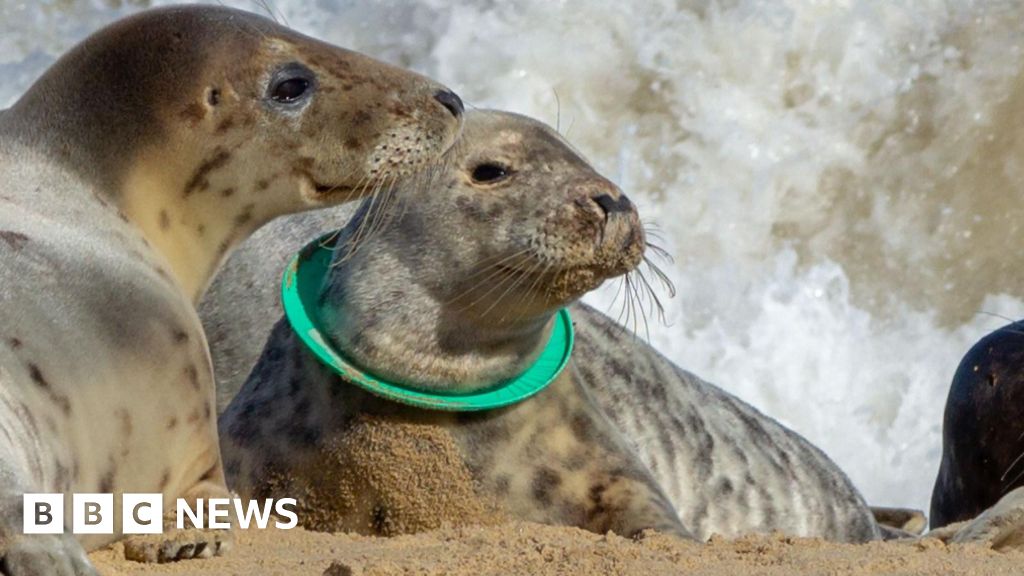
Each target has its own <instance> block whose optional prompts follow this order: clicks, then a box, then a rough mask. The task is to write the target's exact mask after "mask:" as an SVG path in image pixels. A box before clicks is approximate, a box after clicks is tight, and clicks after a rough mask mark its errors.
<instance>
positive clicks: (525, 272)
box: [483, 264, 541, 322]
mask: <svg viewBox="0 0 1024 576" xmlns="http://www.w3.org/2000/svg"><path fill="white" fill-rule="evenodd" d="M540 266H541V264H536V265H534V266H533V268H531V269H529V270H526V269H522V270H520V272H519V273H518V274H517V275H516V280H515V282H513V283H512V284H511V285H509V287H508V288H506V289H505V291H504V292H502V293H501V295H500V296H498V298H497V299H496V300H495V301H494V302H492V303H491V306H490V308H488V309H487V310H485V311H484V313H483V315H484V316H486V315H487V314H488V313H490V311H491V310H492V309H493V308H495V307H497V306H498V304H499V303H500V302H502V301H503V300H504V299H505V298H506V297H507V296H508V295H509V294H510V293H511V292H512V291H513V290H515V289H516V287H518V286H520V285H521V284H522V283H523V281H524V280H526V279H527V278H529V277H530V274H531V272H532V271H533V270H536V269H537V268H539V267H540ZM505 318H506V316H502V317H501V320H500V321H501V322H504V321H505Z"/></svg>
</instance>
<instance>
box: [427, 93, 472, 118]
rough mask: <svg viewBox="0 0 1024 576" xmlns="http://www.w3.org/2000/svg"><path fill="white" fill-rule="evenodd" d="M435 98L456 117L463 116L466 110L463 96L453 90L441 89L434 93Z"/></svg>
mask: <svg viewBox="0 0 1024 576" xmlns="http://www.w3.org/2000/svg"><path fill="white" fill-rule="evenodd" d="M434 99H435V100H437V101H438V102H440V103H441V106H444V107H445V109H446V110H448V111H449V112H451V113H452V116H455V117H456V118H461V117H462V113H463V112H465V111H466V108H465V106H463V105H462V98H459V95H458V94H456V93H455V92H452V91H451V90H439V91H438V92H437V93H436V94H434Z"/></svg>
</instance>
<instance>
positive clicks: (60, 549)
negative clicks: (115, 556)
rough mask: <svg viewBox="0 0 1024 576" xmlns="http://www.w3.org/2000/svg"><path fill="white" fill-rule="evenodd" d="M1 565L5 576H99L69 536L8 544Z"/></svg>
mask: <svg viewBox="0 0 1024 576" xmlns="http://www.w3.org/2000/svg"><path fill="white" fill-rule="evenodd" d="M6 548H7V549H6V553H5V554H4V556H3V560H2V561H0V574H4V575H5V576H37V575H39V574H47V575H52V576H99V573H98V572H96V569H95V568H93V567H92V564H90V563H89V560H88V558H86V556H85V550H84V549H83V548H82V546H81V544H79V543H78V541H77V540H75V539H74V537H72V536H70V535H66V534H65V535H59V536H58V535H53V536H51V535H24V536H18V537H16V538H14V539H13V540H11V542H10V544H9V545H8V546H7V547H6Z"/></svg>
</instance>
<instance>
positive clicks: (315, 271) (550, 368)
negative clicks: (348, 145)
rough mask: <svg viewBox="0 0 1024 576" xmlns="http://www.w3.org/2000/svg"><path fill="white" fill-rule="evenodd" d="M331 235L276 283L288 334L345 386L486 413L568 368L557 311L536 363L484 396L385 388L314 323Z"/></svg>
mask: <svg viewBox="0 0 1024 576" xmlns="http://www.w3.org/2000/svg"><path fill="white" fill-rule="evenodd" d="M335 236H336V233H331V234H327V235H324V236H323V237H321V238H318V239H317V240H316V241H314V242H311V243H309V244H308V245H306V246H305V247H304V248H303V249H302V250H300V251H299V253H298V254H296V255H295V257H294V258H293V259H292V261H291V263H289V264H288V268H287V269H285V272H284V277H283V278H282V281H281V299H282V303H283V305H284V313H285V316H286V317H287V318H288V322H289V323H290V324H291V326H292V330H294V331H295V333H296V334H298V336H299V338H300V339H301V340H302V341H303V342H304V343H305V344H306V346H307V347H308V348H309V349H310V350H311V351H312V352H313V354H314V355H315V356H316V357H317V358H318V359H319V360H320V361H321V362H323V363H324V364H326V365H327V366H328V367H330V368H331V369H332V370H333V371H334V372H336V373H337V374H339V375H340V376H342V377H343V378H344V379H345V380H347V381H349V382H351V383H353V384H355V385H356V386H359V387H360V388H363V389H364V390H367V391H368V392H371V393H373V394H375V395H377V396H380V397H382V398H387V399H389V400H394V401H395V402H401V403H402V404H408V405H410V406H416V407H418V408H426V409H429V410H445V411H452V412H471V411H480V410H490V409H493V408H500V407H502V406H509V405H511V404H515V403H517V402H522V401H523V400H525V399H527V398H529V397H530V396H533V395H534V394H536V393H538V392H540V391H541V390H543V389H544V388H546V387H547V386H548V385H550V384H551V383H552V382H553V381H554V380H555V379H556V378H558V375H559V374H561V372H562V370H564V369H565V366H566V365H567V364H568V363H569V358H570V356H571V355H572V348H573V338H574V336H573V327H572V319H571V318H570V316H569V311H568V310H567V309H565V308H563V309H561V310H559V311H558V314H557V315H556V317H555V323H554V327H553V328H552V330H551V338H550V339H549V340H548V343H547V346H545V347H544V351H543V352H541V354H540V357H539V358H538V359H537V361H536V362H534V364H533V365H532V366H530V367H529V368H528V369H527V370H526V371H525V372H524V373H523V374H521V375H519V376H517V377H515V378H512V379H510V380H507V381H505V382H501V383H499V384H496V385H495V386H492V387H490V388H488V389H486V390H481V391H476V392H469V393H437V392H425V391H423V390H417V389H415V388H411V387H409V386H406V385H402V384H398V383H394V382H387V381H384V380H381V379H379V378H377V377H375V376H373V375H372V374H370V373H368V372H366V371H364V370H361V369H359V368H357V367H356V366H354V365H353V364H352V363H351V362H350V361H348V360H347V359H346V358H345V357H344V356H343V355H342V354H341V353H340V352H338V351H336V350H335V349H334V348H333V347H331V345H330V344H329V340H328V338H327V337H326V335H325V334H324V333H323V332H321V331H320V328H319V324H318V322H317V319H316V309H317V307H316V301H317V298H318V296H319V291H320V289H321V287H322V286H323V280H324V275H325V274H326V273H327V270H328V268H329V267H330V264H331V260H332V257H333V249H332V248H331V247H330V244H331V241H332V239H333V237H335Z"/></svg>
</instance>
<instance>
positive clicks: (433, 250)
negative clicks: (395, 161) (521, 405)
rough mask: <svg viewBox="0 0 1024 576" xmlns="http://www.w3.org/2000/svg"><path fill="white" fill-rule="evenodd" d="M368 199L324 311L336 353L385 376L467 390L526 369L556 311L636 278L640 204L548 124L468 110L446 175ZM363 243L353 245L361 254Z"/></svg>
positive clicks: (641, 242) (338, 262)
mask: <svg viewBox="0 0 1024 576" xmlns="http://www.w3.org/2000/svg"><path fill="white" fill-rule="evenodd" d="M397 198H398V200H399V201H400V202H401V203H402V204H403V205H402V206H400V207H399V208H397V209H396V210H392V212H394V213H397V214H398V216H395V217H394V218H393V219H392V220H391V221H387V222H385V223H384V224H382V225H380V230H379V231H378V232H377V233H376V234H373V235H371V236H369V237H368V238H365V237H364V238H363V239H357V236H358V230H359V229H360V227H361V225H362V224H365V223H366V222H374V221H380V220H381V219H382V217H381V216H380V215H375V213H374V212H375V210H374V208H373V205H372V203H370V202H367V203H366V204H364V206H363V207H362V208H361V209H360V211H359V212H358V213H357V215H356V217H355V218H354V219H353V222H352V223H350V224H349V226H348V227H347V228H346V229H345V231H344V232H343V233H342V237H341V238H340V239H339V242H340V244H339V246H345V244H346V243H347V244H348V245H349V246H348V248H347V249H346V248H342V249H340V250H339V251H338V255H337V256H336V258H335V263H334V264H335V267H334V269H333V270H332V273H331V276H330V277H329V279H328V280H327V282H326V286H325V289H324V292H323V294H322V298H321V302H322V309H321V310H320V311H319V314H320V317H321V319H322V320H323V322H324V325H325V326H324V327H325V328H326V329H327V331H328V332H329V333H330V334H331V337H332V338H333V339H334V341H335V342H334V343H335V344H336V345H337V346H338V347H339V348H340V349H342V350H344V351H345V352H346V353H347V354H349V355H350V357H351V358H352V359H353V360H355V361H356V363H357V364H359V365H361V366H363V367H365V368H367V369H370V370H372V371H374V372H376V373H378V374H379V375H381V376H385V377H390V378H392V379H394V380H397V381H400V382H403V383H406V384H414V385H420V386H423V387H425V388H433V389H449V390H451V389H455V390H470V389H474V388H479V387H483V386H487V385H489V384H493V383H494V382H495V381H496V380H500V379H502V378H506V377H509V376H512V375H515V374H517V373H519V372H521V371H522V370H523V368H524V366H526V365H528V364H529V363H530V362H532V360H533V359H534V358H535V356H536V354H537V353H538V352H539V350H540V349H541V348H542V347H543V345H544V344H545V343H546V341H547V340H546V339H547V335H548V332H549V330H548V329H549V327H550V323H551V319H552V317H553V314H554V313H555V312H556V311H557V310H558V308H560V307H562V306H564V305H566V304H567V303H569V302H571V301H573V300H575V299H577V298H579V297H580V296H582V295H583V294H584V293H586V292H587V291H589V290H591V289H593V288H595V287H597V286H598V285H599V284H600V283H601V282H603V281H604V280H605V279H607V278H610V277H612V276H617V275H620V274H623V273H625V272H628V271H630V270H632V269H633V268H634V267H635V266H636V265H637V264H638V263H639V262H640V261H641V259H642V257H643V252H644V249H645V237H644V232H643V228H642V226H641V224H640V221H639V217H638V215H637V211H636V208H635V206H634V205H633V204H632V203H631V202H630V201H629V200H628V199H627V198H626V196H625V195H624V194H622V192H621V191H620V190H619V189H618V188H617V187H616V186H615V185H614V184H612V183H611V182H610V181H608V180H607V179H606V178H604V177H602V176H601V175H600V174H598V173H597V172H596V171H595V170H594V169H593V168H592V167H591V166H590V165H589V164H588V163H587V161H586V160H584V159H583V157H582V156H581V155H580V154H579V153H578V152H577V151H575V150H574V149H573V148H572V147H571V146H570V145H569V144H568V143H567V142H566V141H565V140H564V139H562V138H561V137H560V136H559V135H558V134H557V133H556V132H555V131H554V130H552V129H551V128H549V127H547V126H545V125H543V124H541V123H539V122H537V121H534V120H531V119H529V118H526V117H523V116H518V115H514V114H508V113H499V112H472V113H470V114H469V115H468V118H467V123H466V128H465V133H464V135H463V137H462V139H461V140H460V143H459V145H457V146H456V147H455V148H454V149H453V151H452V153H451V154H450V158H449V162H448V163H447V164H446V167H445V169H444V170H443V171H436V172H434V173H432V174H431V177H430V178H429V179H423V180H421V181H418V182H410V183H409V184H408V185H406V186H402V187H400V189H399V190H398V192H397ZM353 243H355V246H354V247H353V246H352V244H353Z"/></svg>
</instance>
